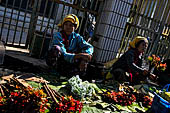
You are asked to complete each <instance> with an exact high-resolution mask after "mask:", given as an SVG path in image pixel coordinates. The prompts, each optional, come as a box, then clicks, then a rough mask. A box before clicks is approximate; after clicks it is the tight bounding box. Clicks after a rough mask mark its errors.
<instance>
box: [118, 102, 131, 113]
mask: <svg viewBox="0 0 170 113" xmlns="http://www.w3.org/2000/svg"><path fill="white" fill-rule="evenodd" d="M116 107H117V109H119V110H120V111H127V112H132V111H131V110H129V109H128V107H127V106H121V105H118V104H116Z"/></svg>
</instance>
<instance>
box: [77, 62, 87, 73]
mask: <svg viewBox="0 0 170 113" xmlns="http://www.w3.org/2000/svg"><path fill="white" fill-rule="evenodd" d="M87 64H88V63H87V62H86V61H84V60H81V62H80V65H79V68H80V71H86V69H87Z"/></svg>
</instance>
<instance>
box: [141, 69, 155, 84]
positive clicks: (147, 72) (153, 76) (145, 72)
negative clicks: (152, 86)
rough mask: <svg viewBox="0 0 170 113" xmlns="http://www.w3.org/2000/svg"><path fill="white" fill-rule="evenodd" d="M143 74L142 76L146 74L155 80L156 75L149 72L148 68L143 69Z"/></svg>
mask: <svg viewBox="0 0 170 113" xmlns="http://www.w3.org/2000/svg"><path fill="white" fill-rule="evenodd" d="M143 75H144V76H148V77H149V79H151V80H153V81H155V80H156V75H154V74H152V73H150V72H149V71H148V70H144V71H143Z"/></svg>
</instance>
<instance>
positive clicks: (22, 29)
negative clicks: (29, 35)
mask: <svg viewBox="0 0 170 113" xmlns="http://www.w3.org/2000/svg"><path fill="white" fill-rule="evenodd" d="M28 5H29V0H27V5H26V9H25V13H24V20H23V24H22V28H21V35H20V40H19V45H20V44H21V40H22V35H23V31H24V24H25V19H26V15H27V10H28Z"/></svg>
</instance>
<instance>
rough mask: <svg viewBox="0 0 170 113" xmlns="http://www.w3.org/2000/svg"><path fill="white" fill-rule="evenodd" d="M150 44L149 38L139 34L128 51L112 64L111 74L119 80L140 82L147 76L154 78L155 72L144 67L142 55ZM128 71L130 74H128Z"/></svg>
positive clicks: (130, 44)
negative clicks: (152, 72)
mask: <svg viewBox="0 0 170 113" xmlns="http://www.w3.org/2000/svg"><path fill="white" fill-rule="evenodd" d="M147 46H148V40H147V38H145V37H141V36H137V37H135V38H134V40H133V41H131V42H130V43H129V48H128V51H127V52H125V53H124V54H123V55H122V56H121V57H120V58H119V59H118V60H117V61H116V62H115V63H114V64H113V66H112V69H111V72H110V73H111V74H112V75H113V77H114V79H115V80H117V81H129V82H131V83H138V82H139V81H141V80H145V79H146V77H147V76H148V77H150V78H151V79H154V76H155V75H153V74H150V72H149V71H147V70H146V69H143V68H142V67H141V66H142V55H143V53H144V51H145V50H146V48H147ZM126 72H127V73H128V74H126Z"/></svg>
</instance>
